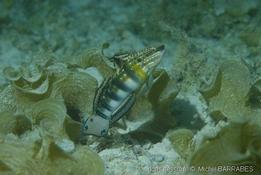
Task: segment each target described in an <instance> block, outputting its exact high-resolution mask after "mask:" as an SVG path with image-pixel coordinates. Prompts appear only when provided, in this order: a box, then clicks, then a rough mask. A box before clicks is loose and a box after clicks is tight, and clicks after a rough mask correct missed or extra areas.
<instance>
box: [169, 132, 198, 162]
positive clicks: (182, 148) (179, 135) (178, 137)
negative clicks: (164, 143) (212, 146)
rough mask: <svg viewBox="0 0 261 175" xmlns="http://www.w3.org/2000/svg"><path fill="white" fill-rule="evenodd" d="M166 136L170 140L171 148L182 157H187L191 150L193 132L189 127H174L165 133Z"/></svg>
mask: <svg viewBox="0 0 261 175" xmlns="http://www.w3.org/2000/svg"><path fill="white" fill-rule="evenodd" d="M167 138H169V140H170V141H171V144H172V145H173V148H174V150H175V151H177V152H178V154H179V155H180V156H181V157H182V158H183V159H185V160H186V159H187V158H188V157H189V155H190V154H191V153H192V152H193V145H192V138H193V133H192V131H191V130H189V129H176V130H171V131H169V132H168V133H167Z"/></svg>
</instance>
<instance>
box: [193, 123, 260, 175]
mask: <svg viewBox="0 0 261 175" xmlns="http://www.w3.org/2000/svg"><path fill="white" fill-rule="evenodd" d="M260 129H261V128H260V127H259V126H258V125H253V124H231V125H228V126H227V127H225V128H223V129H222V130H221V132H220V133H219V134H218V136H217V137H215V138H214V139H209V140H206V141H205V143H204V144H202V145H201V147H200V148H199V149H198V150H196V152H195V153H194V154H193V155H192V157H191V159H190V165H192V166H196V167H199V166H204V167H206V166H210V167H211V166H212V167H214V166H218V165H223V166H228V165H230V166H232V165H233V166H243V165H247V166H252V167H253V172H250V174H256V173H257V172H259V171H260V165H259V164H258V163H259V162H260V156H259V155H260V148H261V147H260V140H261V135H260V133H261V132H260V131H261V130H260ZM257 166H258V167H257ZM258 168H259V169H258ZM223 173H224V174H231V172H223ZM235 173H236V172H235ZM238 173H239V172H238ZM248 173H249V172H248ZM239 174H241V172H240V173H239Z"/></svg>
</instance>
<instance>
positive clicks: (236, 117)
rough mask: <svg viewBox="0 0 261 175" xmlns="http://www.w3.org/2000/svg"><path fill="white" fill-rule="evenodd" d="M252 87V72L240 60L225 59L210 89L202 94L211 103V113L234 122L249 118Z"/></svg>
mask: <svg viewBox="0 0 261 175" xmlns="http://www.w3.org/2000/svg"><path fill="white" fill-rule="evenodd" d="M250 88H251V79H250V72H249V70H248V68H247V67H246V66H245V65H244V64H243V63H242V62H240V61H235V60H228V61H225V62H224V63H223V64H222V65H221V66H220V68H219V72H218V74H217V76H216V78H215V80H214V81H213V83H212V84H211V86H210V87H209V88H208V89H205V90H203V91H202V95H203V96H204V98H205V99H206V101H207V102H208V103H209V113H210V114H211V115H212V116H213V118H215V119H217V120H220V119H224V118H227V119H228V120H229V121H233V122H245V121H246V120H248V116H249V115H248V113H249V112H250V109H249V108H247V106H246V101H247V98H248V96H247V95H248V92H249V90H250Z"/></svg>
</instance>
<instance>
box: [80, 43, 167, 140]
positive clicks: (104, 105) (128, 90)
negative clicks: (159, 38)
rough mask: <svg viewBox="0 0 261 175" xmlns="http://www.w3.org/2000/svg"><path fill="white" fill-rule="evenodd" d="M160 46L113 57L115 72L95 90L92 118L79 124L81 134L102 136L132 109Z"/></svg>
mask: <svg viewBox="0 0 261 175" xmlns="http://www.w3.org/2000/svg"><path fill="white" fill-rule="evenodd" d="M163 52H164V46H163V45H162V46H160V47H157V48H155V47H149V48H146V49H143V50H141V51H138V52H132V53H127V54H122V55H115V56H114V58H113V59H115V63H116V64H117V65H118V67H119V70H118V71H116V73H115V75H113V76H112V77H109V78H107V79H105V80H104V82H103V83H102V85H101V86H100V87H99V88H98V89H97V91H96V95H95V99H94V103H93V112H94V113H93V115H92V116H91V117H90V118H87V119H86V120H85V121H84V123H83V128H82V132H83V133H84V134H92V135H97V136H104V135H106V134H107V132H108V129H109V127H110V126H111V124H113V123H114V122H116V121H117V120H119V119H120V118H122V117H123V116H124V115H125V114H126V113H127V112H128V111H129V110H130V109H131V107H132V106H133V104H134V103H135V101H136V95H137V93H138V92H139V90H140V89H141V88H142V87H143V85H144V84H146V83H147V81H148V80H149V77H151V75H152V73H153V71H154V70H155V68H156V67H157V65H158V64H159V63H160V61H161V58H162V55H163Z"/></svg>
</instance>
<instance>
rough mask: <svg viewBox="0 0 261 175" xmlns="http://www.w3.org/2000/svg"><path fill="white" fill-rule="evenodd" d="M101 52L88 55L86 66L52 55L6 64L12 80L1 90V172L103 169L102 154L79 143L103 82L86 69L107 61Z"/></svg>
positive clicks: (67, 172) (79, 172)
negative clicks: (15, 65)
mask: <svg viewBox="0 0 261 175" xmlns="http://www.w3.org/2000/svg"><path fill="white" fill-rule="evenodd" d="M91 53H93V52H89V54H91ZM96 56H97V55H92V56H89V57H88V55H86V54H85V59H81V61H83V60H85V61H86V64H85V65H84V64H83V62H78V64H80V65H81V66H83V67H81V66H79V65H77V64H76V63H75V64H74V65H72V64H70V63H61V62H59V61H55V60H52V59H49V58H47V59H43V60H40V59H37V61H38V62H37V61H36V62H33V63H32V64H30V65H29V66H26V65H21V66H20V67H19V68H13V67H6V68H5V69H4V76H5V78H6V79H7V80H9V81H10V85H9V86H7V87H5V88H4V89H3V90H2V91H1V92H0V105H1V106H0V157H1V161H0V173H1V174H2V173H5V174H14V173H15V174H20V173H23V174H72V173H73V174H90V175H92V174H97V175H99V174H103V172H104V168H103V162H102V161H101V159H100V158H99V157H98V155H96V153H94V152H92V151H90V150H89V148H88V147H87V146H81V145H80V146H77V147H75V146H74V143H77V142H78V141H79V135H80V127H81V123H80V121H81V117H83V115H91V113H92V102H93V98H94V94H95V93H94V92H95V90H96V88H97V86H98V81H97V79H96V78H95V76H93V75H90V73H88V72H86V71H85V69H83V68H88V67H89V66H96V65H95V64H97V66H98V67H99V66H102V64H101V62H98V63H97V62H95V61H97V60H99V58H98V56H97V57H96ZM96 58H97V60H96ZM88 59H94V60H88ZM99 61H102V60H99ZM93 62H94V63H93ZM104 65H105V63H104ZM103 68H104V67H102V69H103ZM107 69H108V71H109V69H111V68H109V66H107ZM102 72H103V73H104V74H107V73H108V72H106V71H105V70H102ZM10 136H12V137H11V138H10ZM17 136H19V138H18V137H17ZM14 138H15V139H14ZM70 139H71V140H72V141H71V140H70ZM12 155H16V156H12ZM65 167H66V168H65Z"/></svg>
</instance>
